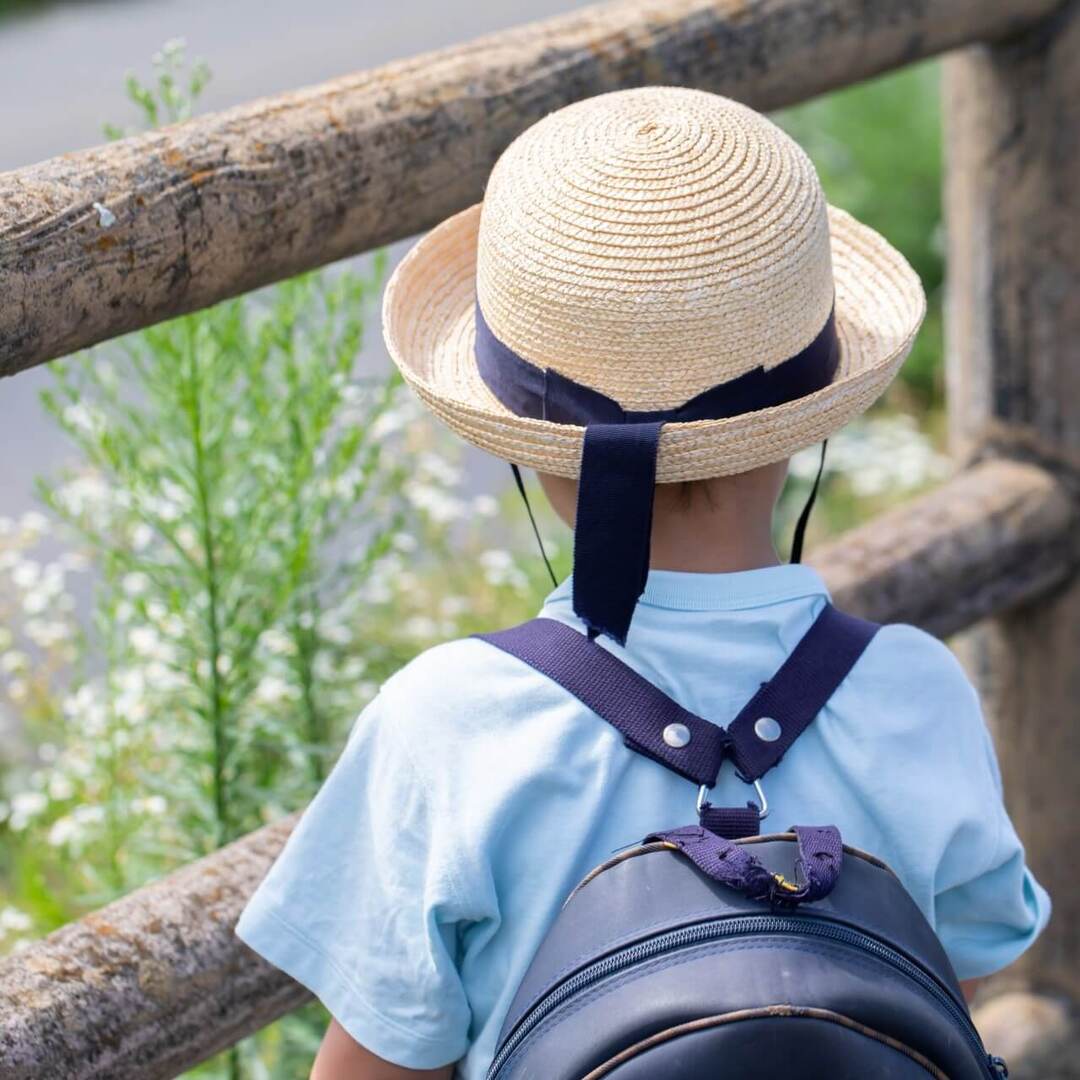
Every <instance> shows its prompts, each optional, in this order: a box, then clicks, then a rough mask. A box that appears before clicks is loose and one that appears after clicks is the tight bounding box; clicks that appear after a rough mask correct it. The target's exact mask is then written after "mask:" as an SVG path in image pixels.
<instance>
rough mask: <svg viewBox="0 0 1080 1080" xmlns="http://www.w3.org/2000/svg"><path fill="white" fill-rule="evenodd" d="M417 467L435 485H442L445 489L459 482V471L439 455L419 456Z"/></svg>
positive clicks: (427, 454)
mask: <svg viewBox="0 0 1080 1080" xmlns="http://www.w3.org/2000/svg"><path fill="white" fill-rule="evenodd" d="M417 467H418V468H419V469H420V470H421V471H422V472H425V473H427V475H428V476H429V477H431V479H432V480H434V481H435V482H436V483H439V484H444V485H445V486H446V487H454V486H455V485H456V484H459V483H460V482H461V469H459V468H458V467H457V466H456V465H454V464H453V463H452V462H450V461H447V460H446V458H445V457H443V456H442V455H441V454H433V453H426V454H421V455H420V458H419V460H418V461H417Z"/></svg>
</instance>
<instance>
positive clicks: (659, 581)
mask: <svg viewBox="0 0 1080 1080" xmlns="http://www.w3.org/2000/svg"><path fill="white" fill-rule="evenodd" d="M828 595H829V590H828V588H827V587H826V585H825V582H824V581H823V580H822V578H821V575H820V574H818V572H817V571H816V570H814V569H812V568H811V567H809V566H806V565H804V564H802V563H784V564H781V565H779V566H765V567H761V568H759V569H756V570H737V571H734V572H732V573H727V574H698V573H691V572H689V571H684V570H650V571H649V577H648V580H647V581H646V583H645V592H644V593H643V594H642V596H641V599H640V600H639V601H638V602H639V603H640V604H647V605H648V606H650V607H658V608H671V609H673V610H677V611H731V610H738V609H740V608H750V607H762V606H765V605H767V604H775V603H778V602H781V601H784V600H794V599H797V598H799V597H803V596H825V597H828ZM572 596H573V577H572V575H571V576H569V577H567V578H566V579H565V580H564V581H563V582H561V584H559V585H558V586H557V587H556V588H555V589H554V590H553V591H552V592H551V594H550V595H549V596H548V598H547V601H546V603H547V604H557V603H561V602H564V601H565V602H567V603H569V602H570V601H571V598H572Z"/></svg>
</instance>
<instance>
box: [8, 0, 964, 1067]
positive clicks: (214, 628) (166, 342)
mask: <svg viewBox="0 0 1080 1080" xmlns="http://www.w3.org/2000/svg"><path fill="white" fill-rule="evenodd" d="M2 2H3V0H0V3H2ZM9 3H10V0H9ZM208 78H209V72H208V71H207V70H206V69H205V67H204V66H202V65H199V64H194V65H189V64H187V63H186V62H185V60H184V56H183V49H182V47H181V46H180V45H179V44H178V43H175V42H174V43H170V44H169V45H167V46H166V47H164V48H163V49H162V51H161V52H160V53H158V54H157V55H156V56H155V57H154V60H153V68H152V76H151V77H150V79H148V80H145V81H144V80H140V79H139V78H136V77H134V76H133V77H131V78H130V79H129V80H128V83H127V88H126V89H127V96H128V98H129V99H130V101H131V102H132V103H133V104H134V106H135V109H136V114H137V117H138V123H137V124H135V125H134V129H138V128H142V127H147V126H154V125H156V124H157V123H160V122H167V121H169V120H172V119H177V118H183V117H185V116H187V115H188V114H189V113H190V111H191V109H192V107H193V106H194V105H195V103H196V101H197V99H198V96H199V93H200V92H201V90H202V88H203V87H204V86H205V85H206V82H207V79H208ZM777 119H778V120H779V122H780V123H782V124H783V125H784V126H785V127H786V128H787V129H788V130H789V131H790V132H791V133H792V134H793V135H794V136H795V137H796V138H797V139H798V140H799V141H800V142H801V143H802V144H803V145H804V146H805V147H806V149H807V150H808V151H809V153H810V155H811V156H812V158H813V159H814V161H815V163H816V165H817V167H818V169H819V171H820V174H821V177H822V180H823V182H824V185H825V188H826V191H827V193H828V195H829V198H830V200H831V201H832V202H834V203H835V204H837V205H839V206H842V207H844V208H846V209H848V210H850V211H851V212H852V213H854V214H855V215H856V216H857V217H859V218H860V219H862V220H864V221H866V222H867V223H869V224H871V225H873V226H874V227H876V228H878V229H879V230H880V231H881V232H883V233H884V234H885V235H886V236H887V237H888V238H889V239H890V240H891V241H892V242H893V243H894V244H895V245H896V246H897V247H899V249H900V250H901V251H902V252H904V254H905V255H906V256H907V257H908V259H909V260H910V261H911V262H912V263H913V265H914V266H915V268H916V270H917V271H918V272H919V274H920V276H921V277H922V279H923V281H924V283H925V285H926V289H927V293H928V297H929V302H930V307H929V314H928V317H927V322H926V325H925V327H924V330H923V332H922V335H921V337H920V339H919V341H918V344H917V345H916V348H915V352H914V354H913V356H912V357H911V359H910V360H909V361H908V363H907V365H906V367H905V369H904V371H903V374H902V376H901V378H900V379H899V380H898V382H897V383H896V385H895V386H894V388H893V389H892V390H891V391H890V393H889V394H888V395H887V396H886V398H885V399H884V400H883V401H882V402H881V403H879V404H878V405H877V406H875V408H874V409H873V410H872V411H871V413H870V414H869V415H868V416H867V417H866V418H864V419H863V420H861V421H859V422H857V423H855V424H853V425H852V426H851V427H850V428H849V429H848V430H846V431H845V432H843V433H841V434H840V435H838V436H837V437H835V438H834V439H833V440H831V442H830V452H829V464H828V470H827V474H826V483H825V487H824V493H823V498H822V500H821V502H820V503H819V507H820V509H819V511H818V512H817V515H816V517H815V519H814V525H813V529H812V531H811V542H812V541H813V539H814V538H815V537H816V538H820V537H822V536H823V535H826V534H828V533H830V532H834V531H836V530H837V529H841V528H847V527H849V526H850V525H852V524H854V523H857V522H858V521H859V520H861V519H862V518H863V517H865V516H868V515H870V514H872V513H875V512H877V511H878V510H880V509H881V508H882V507H884V506H887V505H889V504H891V503H893V502H895V501H897V500H899V499H901V498H906V497H908V496H910V495H911V494H912V493H913V492H916V491H918V490H919V489H920V488H922V487H925V486H927V485H929V484H932V483H934V482H936V481H937V480H939V479H940V478H941V476H942V475H943V474H944V473H945V471H946V470H947V469H948V462H947V461H946V459H945V458H944V457H943V455H942V453H941V449H940V445H939V444H940V436H941V433H942V404H943V402H942V397H943V389H942V369H941V287H942V279H943V266H942V250H941V221H940V217H941V210H940V198H939V187H940V171H941V166H940V151H941V147H940V136H939V125H938V105H937V69H936V67H935V66H933V65H925V66H922V67H919V68H915V69H911V70H908V71H904V72H902V73H900V74H897V75H894V76H891V77H889V78H885V79H881V80H878V81H876V82H873V83H870V84H867V85H863V86H859V87H855V88H852V89H848V90H845V91H842V92H840V93H836V94H832V95H829V96H828V97H825V98H822V99H820V100H818V101H814V102H811V103H808V104H806V105H803V106H801V107H799V108H795V109H791V110H788V111H786V112H784V113H783V114H781V115H780V116H779V117H777ZM128 130H132V129H130V128H127V127H125V128H123V129H119V128H110V129H109V131H108V134H109V135H110V136H117V135H120V134H123V133H125V132H126V131H128ZM385 272H386V266H385V258H384V257H383V256H382V255H381V254H379V253H376V254H374V255H372V256H368V257H365V258H363V259H360V260H355V261H353V262H352V263H350V264H349V265H348V266H345V267H334V268H331V269H329V270H326V271H322V272H320V273H315V274H309V275H304V276H303V277H301V278H298V279H296V280H294V281H291V282H285V283H282V284H280V285H278V286H274V287H272V288H270V289H266V290H261V291H260V292H258V293H256V294H253V295H250V296H247V297H243V298H240V299H238V300H234V301H229V302H227V303H224V304H220V305H218V306H216V307H214V308H211V309H209V310H207V311H203V312H198V313H195V314H193V315H189V316H186V317H184V318H181V319H177V320H174V321H173V322H171V323H167V324H164V325H162V326H159V327H155V328H152V329H149V330H146V331H143V332H141V333H139V334H134V335H131V336H130V337H129V338H127V339H125V340H123V341H122V342H119V343H113V344H111V345H105V346H100V347H98V348H97V349H95V350H93V351H92V352H90V353H88V354H85V355H82V356H79V357H75V358H72V359H71V360H68V361H65V362H62V363H56V364H54V365H53V366H52V372H53V376H52V377H53V384H52V387H51V389H50V390H49V391H48V392H47V393H46V394H45V405H46V407H47V409H48V410H49V412H50V414H51V415H52V416H53V417H54V419H55V422H56V423H57V424H59V425H60V426H61V427H62V428H63V429H64V430H65V431H66V432H67V434H68V435H69V436H70V438H71V439H72V441H73V443H74V445H75V447H76V448H77V456H76V459H75V460H74V462H73V463H72V466H71V468H70V470H69V471H68V472H67V473H66V474H64V475H57V476H46V477H43V478H41V482H40V492H41V498H42V510H41V512H34V513H30V514H25V515H23V516H22V517H21V518H19V519H18V520H11V519H7V520H5V519H0V720H3V721H4V723H3V727H4V728H5V729H6V730H8V731H14V732H16V733H17V737H15V738H13V739H9V740H8V741H7V743H6V745H5V748H4V749H3V750H2V751H0V953H3V952H7V951H16V950H18V949H20V948H22V947H25V944H26V942H28V941H29V940H31V939H32V938H34V937H36V936H38V935H40V934H43V933H46V932H48V931H49V930H51V929H53V928H55V927H56V926H58V925H61V924H62V923H64V922H66V921H68V920H70V919H72V918H77V917H78V916H80V915H82V914H84V913H85V912H86V911H88V910H92V909H93V908H95V907H97V906H99V905H101V904H102V903H104V902H107V901H108V900H109V899H111V898H113V897H115V896H118V895H121V894H123V893H125V892H127V891H130V890H131V889H133V888H136V887H138V886H139V885H140V884H142V883H144V882H145V881H147V880H149V879H151V878H154V877H157V876H159V875H161V874H163V873H167V872H168V871H170V870H171V869H174V868H175V867H177V866H180V865H182V864H184V863H185V862H187V861H190V860H191V859H192V858H195V857H197V856H198V855H200V854H203V853H205V852H206V851H209V850H212V849H213V848H214V847H216V846H218V845H220V844H222V843H224V842H227V841H228V840H230V839H232V838H234V837H236V836H238V835H241V834H242V833H244V832H246V831H247V830H249V829H252V828H255V827H257V826H258V825H259V824H260V823H262V822H265V821H269V820H272V819H274V818H276V817H277V816H279V815H280V814H282V813H285V812H287V811H289V810H292V809H294V808H296V807H299V806H302V805H303V804H304V802H305V801H306V800H307V799H309V798H310V797H311V795H312V793H313V792H314V790H315V789H316V788H317V786H318V784H319V782H320V781H321V779H322V777H323V776H324V775H325V772H326V770H327V768H328V767H329V766H330V764H331V762H332V761H333V759H334V757H335V756H336V753H337V750H338V748H339V747H340V745H341V743H342V740H343V739H344V738H345V736H346V734H347V732H348V730H349V727H350V725H351V723H352V721H353V719H354V718H355V716H356V714H357V712H358V711H359V710H360V709H361V708H362V707H363V706H364V704H365V703H366V702H367V701H369V700H370V699H371V697H372V696H373V695H374V694H375V693H376V692H377V690H378V686H379V684H380V682H381V681H382V680H383V679H384V678H385V677H386V676H387V675H388V674H390V673H391V672H393V671H394V670H396V669H397V668H398V667H399V666H401V665H402V664H403V663H405V662H407V661H408V659H409V658H410V657H411V656H413V655H415V654H416V653H417V652H419V651H420V650H422V649H424V648H427V647H429V646H430V645H432V644H434V643H436V642H438V641H441V640H445V639H447V638H452V637H459V636H462V635H465V634H468V633H471V632H472V631H474V630H477V629H482V628H485V629H489V628H491V627H493V626H498V625H506V624H510V623H512V622H514V621H517V620H520V619H522V618H526V617H528V616H530V615H531V614H533V613H534V612H535V610H536V608H537V606H538V604H539V603H540V601H541V599H542V597H543V595H544V594H545V592H546V591H547V589H548V588H549V587H550V586H549V582H548V580H547V576H546V572H545V571H544V568H543V564H542V563H541V561H540V559H539V557H538V555H537V553H536V552H535V550H534V546H533V545H534V541H533V539H532V536H531V533H530V531H529V529H528V525H527V521H526V519H525V516H524V513H523V511H522V509H521V508H520V506H519V505H518V504H517V501H516V494H514V493H513V492H512V490H511V489H510V487H509V485H507V486H506V487H503V488H500V492H499V493H496V494H488V493H485V492H478V491H477V490H476V487H477V484H476V480H475V476H473V475H471V473H470V463H471V462H475V461H476V458H475V457H474V456H470V452H466V451H464V450H463V449H462V448H461V447H460V446H459V445H458V444H457V443H456V442H455V441H454V440H453V439H452V438H451V437H450V436H449V435H448V434H447V433H446V432H444V431H443V430H441V429H440V428H438V427H437V426H436V425H435V424H434V423H433V422H432V421H430V420H429V419H428V417H427V416H426V415H425V414H424V413H423V410H422V409H420V408H419V406H418V405H417V404H416V402H415V401H413V400H412V398H411V397H410V396H409V395H408V394H407V393H406V392H405V391H404V390H403V388H402V386H401V384H400V380H399V379H398V378H397V377H396V375H394V374H392V373H391V374H388V373H387V370H388V369H387V368H385V367H383V368H380V370H379V371H373V370H360V369H359V365H358V364H357V356H358V353H359V350H360V346H361V343H362V341H363V339H364V335H365V333H366V332H370V330H372V329H374V325H375V322H374V320H375V312H376V309H377V301H378V297H379V294H380V292H381V286H382V283H383V281H384V279H385ZM816 466H817V450H816V449H815V448H811V449H810V450H808V451H805V452H804V453H802V454H800V455H798V456H797V457H796V458H795V459H794V461H793V463H792V477H791V481H790V482H789V485H788V490H787V491H786V492H785V495H784V498H783V500H782V504H781V508H780V513H779V515H778V521H777V542H778V550H779V551H780V552H781V554H782V555H783V554H784V553H785V552H786V550H787V543H788V537H789V536H790V529H791V525H792V523H793V520H794V517H795V516H796V514H797V513H798V510H799V509H800V508H801V505H802V501H803V499H804V498H805V495H806V492H807V490H808V486H809V483H810V481H811V479H812V476H813V473H814V471H815V469H816ZM542 503H543V500H542V497H541V496H540V494H539V491H538V489H536V490H535V492H534V505H535V506H537V509H538V511H539V519H540V527H541V530H542V532H543V534H544V537H545V544H546V546H547V549H548V552H549V554H550V555H551V556H552V558H553V562H554V564H555V567H556V571H557V573H558V575H559V576H560V577H561V576H562V575H564V574H565V573H566V572H568V570H569V564H570V558H569V555H570V545H569V533H568V532H567V531H566V530H565V528H564V527H563V526H562V525H561V524H559V523H558V522H557V521H556V520H555V518H554V517H553V515H552V514H551V513H550V512H549V511H547V510H546V508H545V507H543V505H542ZM58 543H60V544H61V545H62V548H63V550H62V554H60V555H55V554H49V555H45V554H43V553H44V552H45V551H47V550H51V551H55V549H56V547H57V544H58ZM80 593H83V594H88V595H90V596H91V597H92V601H91V605H90V607H91V615H90V617H89V618H87V617H86V616H85V613H84V612H82V611H81V610H80V603H79V601H78V599H77V597H78V595H79V594H80ZM325 1022H326V1017H325V1014H324V1013H323V1011H322V1010H321V1007H320V1006H318V1005H312V1006H309V1007H307V1008H305V1009H304V1010H301V1011H300V1012H299V1013H297V1014H295V1015H294V1016H292V1017H289V1018H287V1019H286V1020H284V1021H281V1022H279V1023H278V1024H275V1025H273V1026H272V1027H271V1028H269V1029H267V1030H266V1031H264V1032H262V1033H260V1034H259V1035H258V1036H256V1037H254V1038H252V1039H249V1040H247V1041H246V1042H245V1043H243V1044H242V1045H241V1046H239V1047H237V1048H235V1049H234V1050H232V1051H230V1052H228V1053H226V1054H223V1055H221V1056H219V1057H218V1058H217V1059H215V1060H214V1061H211V1062H208V1063H206V1064H205V1065H203V1066H200V1067H199V1068H198V1069H196V1070H194V1072H193V1075H198V1076H206V1077H225V1076H227V1077H229V1078H230V1080H239V1078H241V1077H243V1078H245V1080H263V1078H269V1077H273V1078H292V1077H297V1078H300V1077H304V1076H306V1075H307V1070H308V1067H309V1064H310V1060H311V1057H312V1055H313V1054H314V1051H315V1048H316V1047H317V1045H318V1040H319V1037H320V1035H321V1031H322V1028H323V1026H324V1025H325Z"/></svg>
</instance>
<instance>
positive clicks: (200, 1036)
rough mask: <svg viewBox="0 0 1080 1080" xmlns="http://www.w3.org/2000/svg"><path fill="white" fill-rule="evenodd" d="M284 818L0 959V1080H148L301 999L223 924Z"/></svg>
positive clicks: (277, 839)
mask: <svg viewBox="0 0 1080 1080" xmlns="http://www.w3.org/2000/svg"><path fill="white" fill-rule="evenodd" d="M293 824H294V819H293V818H289V819H286V820H284V821H281V822H277V823H276V824H274V825H269V826H267V827H266V828H264V829H260V830H259V831H258V832H255V833H251V834H250V835H249V836H246V837H244V838H243V839H242V840H239V841H237V842H236V843H235V844H230V845H229V846H228V847H225V848H223V849H222V850H221V851H218V852H215V853H214V854H213V855H210V856H209V857H208V858H205V859H202V860H200V861H199V862H196V863H193V864H192V865H191V866H187V867H185V868H184V869H183V870H180V871H178V872H177V873H175V874H173V875H171V876H170V877H167V878H164V879H162V880H161V881H158V882H155V883H154V884H152V885H148V886H146V887H145V888H142V889H139V890H138V891H136V892H134V893H131V894H130V895H129V896H125V897H124V898H123V899H121V900H118V901H116V902H115V903H113V904H110V905H109V906H108V907H105V908H102V909H101V910H100V911H98V912H95V913H94V914H93V915H88V916H87V917H86V918H84V919H81V920H80V921H79V922H76V923H71V924H70V925H68V926H65V927H63V928H62V929H60V930H57V931H56V932H55V933H53V934H50V935H49V936H48V937H47V938H45V939H44V940H43V941H40V942H37V943H35V944H34V945H32V946H31V947H30V948H29V949H26V950H25V951H24V952H22V953H17V954H15V955H14V956H12V957H10V958H9V959H7V960H6V961H4V962H3V964H0V1077H3V1078H4V1080H45V1078H49V1080H54V1078H55V1080H61V1078H63V1080H88V1078H90V1077H94V1078H95V1080H105V1078H121V1077H123V1078H124V1080H159V1078H164V1077H171V1076H177V1075H179V1074H180V1073H181V1072H183V1071H184V1070H185V1069H186V1068H188V1067H190V1066H191V1065H193V1064H194V1063H196V1062H198V1061H201V1060H203V1059H204V1058H207V1057H209V1056H210V1055H212V1054H214V1053H216V1052H217V1051H218V1050H222V1049H224V1048H225V1047H227V1046H231V1045H232V1044H233V1043H235V1042H237V1041H238V1040H239V1039H241V1038H243V1037H244V1036H245V1035H248V1034H250V1033H251V1032H253V1031H257V1030H258V1029H259V1028H261V1027H264V1026H265V1025H266V1024H268V1023H270V1021H272V1020H274V1019H276V1018H277V1017H279V1016H282V1015H284V1014H285V1013H287V1012H289V1011H290V1010H292V1009H294V1008H296V1007H297V1006H298V1005H301V1004H303V1002H305V1001H306V1000H308V997H309V995H308V994H307V991H305V990H304V988H303V987H301V986H300V985H299V984H297V983H295V982H293V981H292V980H291V979H288V978H286V977H285V976H284V975H282V974H281V972H279V971H278V970H277V969H276V968H272V967H270V966H269V965H268V964H266V963H264V962H263V961H262V960H261V959H260V958H259V957H258V956H256V955H255V954H254V953H253V952H251V950H250V949H248V948H246V947H245V946H244V945H242V944H241V943H240V941H239V940H238V939H237V938H236V937H235V936H234V935H233V927H234V926H235V925H236V920H237V917H238V916H239V914H240V911H241V909H242V908H243V905H244V903H245V901H246V900H247V898H248V897H249V896H250V895H251V893H252V891H253V890H254V888H255V886H256V885H257V884H258V882H259V881H261V880H262V878H263V876H264V875H265V874H266V871H267V870H268V869H269V867H270V864H271V863H272V862H273V860H274V858H275V857H276V856H277V854H278V852H279V851H280V850H281V847H282V845H283V844H284V843H285V839H286V837H287V836H288V834H289V832H290V830H291V828H292V826H293Z"/></svg>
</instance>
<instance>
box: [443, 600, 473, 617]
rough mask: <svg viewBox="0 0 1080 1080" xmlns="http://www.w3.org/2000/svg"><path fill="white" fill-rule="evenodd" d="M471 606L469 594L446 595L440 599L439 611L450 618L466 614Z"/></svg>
mask: <svg viewBox="0 0 1080 1080" xmlns="http://www.w3.org/2000/svg"><path fill="white" fill-rule="evenodd" d="M471 607H472V604H471V603H470V602H469V598H468V597H467V596H444V597H443V598H442V600H440V601H439V612H440V613H441V614H442V615H445V616H446V617H447V618H449V619H455V618H457V617H458V616H460V615H464V614H465V613H466V612H467V611H468V610H469V609H470V608H471Z"/></svg>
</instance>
